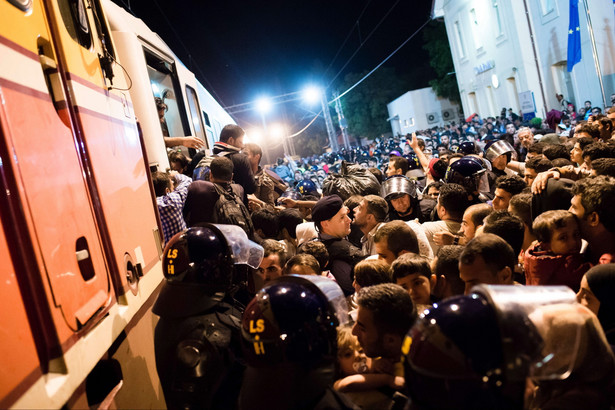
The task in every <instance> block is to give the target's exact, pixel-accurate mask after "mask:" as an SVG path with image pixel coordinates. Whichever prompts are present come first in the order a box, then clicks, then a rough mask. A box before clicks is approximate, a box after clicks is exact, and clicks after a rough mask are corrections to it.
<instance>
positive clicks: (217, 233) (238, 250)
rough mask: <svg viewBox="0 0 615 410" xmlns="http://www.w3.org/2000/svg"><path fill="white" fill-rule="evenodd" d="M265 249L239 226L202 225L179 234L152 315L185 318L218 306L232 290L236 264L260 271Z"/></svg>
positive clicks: (169, 248)
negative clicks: (164, 281)
mask: <svg viewBox="0 0 615 410" xmlns="http://www.w3.org/2000/svg"><path fill="white" fill-rule="evenodd" d="M262 258H263V248H262V247H261V246H259V245H257V244H256V243H254V242H252V241H250V240H249V239H248V237H247V235H246V233H245V231H243V229H241V228H240V227H238V226H235V225H214V224H202V225H200V226H195V227H191V228H188V229H186V230H184V231H182V232H179V233H178V234H176V235H175V236H174V237H173V238H171V240H169V242H168V243H167V246H166V247H165V249H164V253H163V256H162V270H163V274H164V276H165V279H166V283H165V284H164V286H163V288H162V290H161V292H160V295H159V296H158V299H157V300H156V303H155V304H154V307H153V308H152V311H153V312H154V313H156V314H157V315H160V316H163V315H164V316H168V317H182V316H190V315H192V314H195V313H198V312H201V311H204V310H207V309H209V308H210V307H212V306H214V305H215V304H217V303H218V302H219V301H220V300H222V298H224V295H225V293H226V292H227V291H228V290H229V288H230V286H231V284H232V281H233V269H234V265H235V264H247V265H249V266H251V267H253V268H258V266H259V264H260V261H261V260H262Z"/></svg>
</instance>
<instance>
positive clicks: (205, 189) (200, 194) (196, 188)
mask: <svg viewBox="0 0 615 410" xmlns="http://www.w3.org/2000/svg"><path fill="white" fill-rule="evenodd" d="M222 186H223V187H224V189H226V190H227V191H229V190H231V189H232V190H233V192H234V193H235V195H237V196H239V197H240V198H242V197H243V188H242V187H241V186H239V185H237V184H228V183H227V184H226V185H222ZM218 198H219V195H218V193H217V192H216V189H215V188H214V183H213V182H209V181H193V182H192V183H191V184H190V186H189V187H188V195H187V196H186V202H185V203H184V211H183V214H184V220H185V221H186V225H187V226H194V225H196V224H198V223H201V222H214V220H213V218H214V207H215V205H216V201H218Z"/></svg>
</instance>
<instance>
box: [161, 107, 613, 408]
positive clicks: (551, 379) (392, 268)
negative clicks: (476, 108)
mask: <svg viewBox="0 0 615 410" xmlns="http://www.w3.org/2000/svg"><path fill="white" fill-rule="evenodd" d="M562 104H563V107H564V108H565V110H564V111H555V112H554V111H552V112H550V113H549V114H548V115H547V118H546V120H545V121H543V120H542V119H539V118H534V119H533V120H530V121H528V122H523V121H522V119H521V118H520V117H519V116H517V115H515V114H514V113H513V112H512V110H506V109H503V110H502V113H501V115H500V116H499V117H497V118H496V117H489V118H485V119H481V118H479V116H478V115H473V116H472V117H470V118H468V119H467V120H466V121H463V122H462V123H461V124H455V123H451V124H449V125H446V126H445V127H440V128H434V129H430V130H425V131H419V132H417V133H414V134H412V135H406V136H394V137H390V138H384V137H381V138H376V139H375V140H374V141H373V142H371V143H370V144H369V145H365V146H361V147H355V148H353V149H351V150H341V151H340V152H337V153H325V154H323V155H321V156H313V157H310V158H302V159H299V160H293V159H292V158H281V159H278V161H277V163H276V164H272V165H270V166H265V167H262V166H261V158H262V150H261V147H260V146H258V145H256V144H252V143H250V144H245V145H244V141H243V138H244V134H245V133H244V131H243V130H242V129H241V128H240V127H239V126H236V125H227V126H225V127H224V129H223V130H222V132H221V134H220V140H219V142H216V144H215V146H214V149H213V155H212V156H208V155H207V154H206V153H205V152H204V151H201V152H199V153H197V154H196V155H195V156H193V158H192V159H188V158H186V157H185V156H184V155H182V154H181V153H180V152H177V151H173V150H171V152H170V154H169V162H170V164H171V168H172V171H170V172H156V173H154V174H153V176H152V178H153V183H154V188H155V192H156V196H157V203H158V208H159V213H160V217H161V222H162V228H163V238H164V242H165V244H166V250H165V254H164V257H165V258H166V259H165V261H164V265H165V269H166V271H165V275H166V276H167V279H168V283H167V285H168V286H167V287H170V285H172V284H173V283H174V281H175V282H177V281H179V282H181V281H187V280H188V279H184V277H183V276H182V277H179V276H178V273H181V275H186V277H190V278H191V279H190V280H191V281H193V282H194V283H200V284H205V285H207V286H209V284H210V283H211V281H212V280H214V279H215V280H214V282H215V283H216V284H219V282H220V281H222V282H224V280H223V279H221V278H220V277H221V276H224V272H223V269H222V270H221V268H219V265H218V264H222V262H221V261H222V260H224V261H226V262H224V263H227V265H220V266H225V267H226V269H227V270H229V269H234V270H237V267H236V266H237V265H235V267H232V263H231V264H230V265H229V264H228V263H229V262H228V261H227V259H228V258H227V256H223V254H224V253H225V252H226V248H225V247H224V246H222V245H220V243H223V242H228V244H227V247H230V248H232V252H231V253H235V252H237V250H236V247H237V246H238V245H237V242H233V241H232V240H228V238H227V239H225V240H220V239H216V242H215V243H216V246H214V247H213V248H211V249H209V246H205V245H199V246H203V249H204V248H207V250H206V251H204V250H201V248H198V249H197V248H195V245H194V244H192V245H191V243H190V241H193V242H194V243H200V244H202V243H204V242H202V241H203V236H204V235H205V236H207V235H209V236H210V237H212V238H214V237H216V238H218V237H222V236H224V235H226V231H219V228H215V227H214V226H222V225H209V224H223V225H224V224H230V225H236V226H238V227H239V228H240V230H241V231H242V235H245V237H246V238H248V239H249V240H250V241H252V242H253V243H256V244H258V245H260V247H261V248H262V255H260V257H259V258H258V261H257V263H254V261H252V265H250V263H247V264H248V265H250V266H252V267H251V268H246V269H247V270H246V271H245V272H243V271H242V272H243V275H244V276H241V278H242V280H243V282H242V283H245V284H247V285H246V288H245V289H243V290H241V291H237V289H236V288H235V287H233V286H232V285H231V276H233V277H234V279H233V283H235V280H236V279H237V278H236V277H235V276H236V273H235V274H233V275H231V274H230V273H227V276H228V278H227V282H228V283H226V284H225V285H224V286H221V287H220V286H217V287H216V286H214V287H212V288H211V289H209V290H206V291H205V294H206V296H207V300H213V301H214V302H211V303H204V304H201V305H199V304H197V303H195V306H196V305H198V306H199V307H196V308H195V307H194V306H191V307H186V308H185V311H186V313H181V314H180V313H178V312H179V308H176V307H175V305H173V306H171V305H172V304H175V303H179V304H180V305H182V306H184V305H186V304H188V305H190V304H191V301H190V300H186V298H187V296H186V294H185V293H181V292H184V291H185V289H184V290H181V292H179V291H178V292H179V293H178V294H176V295H174V296H173V297H171V296H169V294H171V293H172V292H171V290H167V291H166V296H164V295H165V292H164V289H163V293H162V294H161V297H160V298H159V301H158V302H157V303H158V306H159V307H158V308H157V310H156V309H155V312H161V313H159V314H160V316H161V323H162V322H165V321H164V320H163V319H165V318H170V319H172V320H175V321H177V320H184V321H185V323H189V326H188V327H189V328H190V329H192V330H185V329H184V330H181V331H180V330H178V329H179V328H174V329H175V331H176V332H177V333H178V334H181V336H178V337H179V339H177V340H175V339H173V340H175V341H174V342H168V343H166V349H167V350H165V351H168V349H169V346H171V348H172V349H175V346H176V345H177V344H182V343H185V341H186V335H187V334H192V333H190V332H193V330H194V329H193V328H194V327H195V326H196V325H195V323H198V324H199V326H205V325H203V324H202V323H205V322H202V321H200V322H199V321H198V320H197V321H195V319H194V317H195V316H199V315H200V316H202V317H207V318H210V317H211V315H212V312H213V311H212V309H217V310H216V315H218V316H217V317H218V318H219V317H220V315H221V314H227V313H228V312H233V309H236V310H235V311H234V312H235V313H234V314H235V320H234V323H235V325H233V324H232V323H230V322H233V321H229V323H230V324H229V323H226V322H224V321H221V322H220V323H222V324H220V323H218V322H216V321H214V322H215V323H217V325H216V326H218V327H220V326H222V327H224V326H227V327H230V328H233V326H235V330H236V331H237V335H236V336H235V337H236V338H238V339H239V340H241V341H242V343H243V350H242V351H241V352H243V353H239V351H237V352H235V351H234V350H233V347H232V345H233V343H230V342H228V340H231V339H232V336H231V335H232V333H233V332H230V333H229V336H228V337H229V338H231V339H225V340H226V342H225V343H222V344H218V345H216V344H215V343H213V342H212V343H213V345H215V346H216V347H218V348H223V349H224V351H229V352H230V351H233V353H232V354H229V355H230V356H233V358H234V359H233V358H230V357H227V356H229V355H222V356H220V359H219V360H220V363H227V362H229V363H230V362H233V360H235V359H236V357H235V355H237V356H241V357H243V359H241V360H239V361H240V362H241V363H243V364H244V365H245V366H246V369H245V373H244V374H243V376H241V377H239V381H237V380H235V383H227V382H228V380H227V379H226V377H227V376H228V375H227V374H226V373H224V374H223V375H220V376H219V377H220V378H222V379H216V378H215V377H214V378H211V376H210V375H208V378H204V376H202V374H201V376H199V374H200V373H199V371H197V370H196V369H197V367H198V366H197V365H193V366H192V367H191V370H190V372H188V373H189V377H188V376H185V375H184V376H185V377H188V378H189V379H190V378H192V379H190V380H192V383H193V384H192V385H191V386H192V387H190V388H185V389H184V390H182V389H183V388H184V387H185V386H183V387H182V389H180V390H177V386H176V384H177V379H176V378H177V377H180V376H178V375H177V374H178V373H177V370H173V371H174V372H175V373H173V374H174V376H173V377H176V378H175V379H174V378H171V379H169V378H168V377H169V376H168V374H167V373H168V372H169V371H170V370H169V369H170V367H169V366H170V365H168V364H167V365H166V366H167V367H166V369H167V370H163V371H164V373H165V374H167V377H166V380H163V389H164V393H165V397H166V398H167V404H168V405H169V407H170V408H175V407H178V408H179V407H182V408H190V405H187V404H186V400H187V399H186V398H185V397H184V398H183V399H178V397H179V396H181V395H179V396H178V394H177V392H178V391H181V392H184V393H185V395H186V397H188V396H190V394H193V393H194V391H196V390H198V389H196V388H195V386H197V387H198V386H200V387H199V388H200V389H202V391H206V393H207V394H206V395H205V396H207V397H206V398H203V395H202V394H201V396H199V397H198V400H208V401H207V403H208V405H206V406H203V405H202V404H203V402H202V401H201V402H200V403H201V407H210V406H212V407H216V406H217V405H221V404H220V403H224V405H225V406H227V405H229V401H228V400H229V397H230V398H231V399H232V400H234V401H233V406H239V407H241V408H265V407H266V408H355V406H359V407H361V408H403V406H405V405H406V403H407V402H408V401H410V402H411V403H413V405H414V406H415V407H416V408H524V407H525V408H570V409H573V408H580V407H582V406H586V407H590V408H605V409H608V408H611V406H613V405H615V357H614V356H613V348H612V346H613V345H615V306H614V302H612V301H613V300H615V299H614V295H615V293H613V292H614V291H615V264H613V258H614V256H615V213H612V212H611V206H613V205H615V126H614V125H615V123H614V121H615V109H611V110H609V111H608V113H607V115H603V114H602V113H601V112H599V111H600V110H599V109H595V108H592V106H591V103H590V102H586V105H587V106H588V107H587V108H584V109H582V110H579V112H578V113H577V112H575V110H574V107H572V106H571V105H569V104H567V103H565V104H564V103H562ZM203 227H208V228H203ZM204 229H205V231H204ZM197 233H198V234H197ZM252 242H251V243H252ZM212 249H213V250H212ZM218 249H222V250H218ZM259 249H260V248H259ZM251 252H256V251H254V250H253V249H252V250H251ZM257 253H258V252H257ZM184 254H185V256H184V257H185V258H187V260H186V261H183V262H182V261H181V260H180V259H181V258H182V256H181V255H184ZM197 254H198V255H200V256H198V258H197V259H198V260H196V259H195V255H197ZM177 255H180V256H179V257H178V256H177ZM176 258H180V259H176ZM233 258H235V259H233ZM231 259H233V260H235V262H234V263H239V262H237V260H236V257H231ZM244 259H245V258H244ZM214 260H215V263H214V262H213V261H214ZM206 262H207V263H206ZM212 272H215V273H212ZM191 275H196V276H191ZM178 278H179V279H178ZM195 278H196V279H195ZM212 278H214V279H212ZM485 285H491V286H485ZM493 285H496V286H493ZM497 285H501V286H500V287H498V286H497ZM545 286H550V287H545ZM231 288H232V289H234V291H233V292H238V293H233V292H231V290H230V289H231ZM178 289H179V288H178ZM176 291H177V289H176ZM214 291H216V292H220V291H221V292H222V296H220V299H216V297H215V295H214V293H215V292H214ZM229 294H233V302H232V303H231V302H228V303H229V306H230V305H232V306H234V307H229V306H227V305H224V306H225V307H224V309H223V310H220V309H221V308H220V306H222V305H220V303H222V301H224V297H225V295H226V296H228V295H229ZM178 295H179V296H178ZM199 295H200V296H199V298H202V295H201V294H199ZM239 295H242V296H241V297H240V296H239ZM253 295H256V296H255V297H254V299H252V296H253ZM575 295H576V296H575ZM242 297H243V299H242ZM165 298H167V299H168V300H167V299H165ZM179 300H181V302H180V301H179ZM198 300H199V301H201V300H202V299H198ZM169 301H171V302H169ZM199 303H201V302H199ZM246 305H247V306H246ZM160 306H162V307H160ZM169 306H170V307H169ZM213 306H217V307H216V308H213ZM244 306H245V308H244ZM237 311H241V312H243V315H241V314H238V313H237ZM169 312H171V313H169ZM221 312H227V313H221ZM228 315H230V316H232V315H231V313H228ZM207 320H211V319H207ZM216 320H217V319H216ZM239 321H241V325H239V324H238V323H239ZM214 322H211V323H210V322H206V323H210V324H209V325H207V326H211V327H212V329H213V328H215V326H214V324H212V323H214ZM165 323H166V324H165V325H164V326H166V327H165V329H166V330H165V331H161V337H163V338H166V339H169V338H175V337H176V336H175V335H174V333H173V332H170V331H169V329H170V328H169V325H168V322H165ZM190 326H192V328H191V327H190ZM207 326H205V328H206V327H207ZM197 327H198V326H197ZM198 328H199V329H200V327H198ZM216 329H217V328H216ZM157 332H158V330H157ZM200 332H201V333H199V335H200V336H199V337H201V338H204V339H206V340H210V341H211V339H212V337H211V332H210V333H207V331H206V330H200ZM203 332H205V333H203ZM212 332H213V331H212ZM193 333H194V332H193ZM197 333H198V332H197ZM214 333H215V332H214ZM191 337H192V339H194V336H191ZM197 339H198V337H197ZM220 346H222V347H220ZM178 352H179V350H178ZM168 354H173V353H168ZM177 354H178V355H179V353H177ZM186 354H187V353H186ZM158 356H159V355H158V353H157V360H158ZM162 356H164V354H162V353H161V356H160V357H162ZM182 360H183V361H182V363H184V364H185V363H186V361H189V360H196V359H194V358H192V356H190V357H187V356H186V357H183V356H182ZM160 361H161V362H162V361H163V359H162V358H161V359H160ZM191 363H192V362H191ZM227 364H228V363H227ZM195 366H197V367H195ZM171 367H173V366H171ZM323 369H325V370H323ZM326 369H328V370H326ZM158 370H159V374H161V367H160V365H159V369H158ZM235 370H236V369H235ZM203 371H205V370H203ZM188 373H186V374H188ZM205 373H207V372H205ZM229 374H232V375H235V376H237V373H233V372H231V373H229ZM184 376H181V377H184ZM181 377H180V378H181ZM185 377H184V378H185ZM199 378H200V379H199ZM162 379H163V377H162V376H161V380H162ZM197 379H199V380H201V382H200V383H201V384H198V383H196V382H194V380H197ZM182 380H183V379H182ZM221 380H222V381H221ZM194 383H196V384H194ZM202 383H205V384H207V387H206V388H205V387H203V386H204V385H203V384H202ZM214 386H215V387H214ZM220 386H222V387H220ZM195 389H196V390H195ZM186 392H192V393H186ZM182 394H183V393H182ZM216 395H217V396H216ZM221 396H224V397H225V398H226V399H225V400H222V399H220V397H221ZM190 397H192V396H190ZM216 397H217V398H216ZM237 397H238V398H239V400H238V401H235V400H236V399H237ZM174 400H175V401H174ZM178 400H179V401H178ZM182 400H183V401H182ZM212 400H213V401H212ZM216 400H217V401H216ZM220 400H222V401H220ZM215 403H217V405H216V404H215ZM323 403H324V404H323ZM192 405H194V403H192ZM186 406H188V407H186ZM262 406H265V407H262ZM322 406H325V407H322ZM196 407H199V405H196Z"/></svg>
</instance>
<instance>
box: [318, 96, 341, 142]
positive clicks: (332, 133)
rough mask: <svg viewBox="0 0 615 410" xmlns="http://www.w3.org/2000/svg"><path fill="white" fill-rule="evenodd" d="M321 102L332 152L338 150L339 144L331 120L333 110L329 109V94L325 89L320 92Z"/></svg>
mask: <svg viewBox="0 0 615 410" xmlns="http://www.w3.org/2000/svg"><path fill="white" fill-rule="evenodd" d="M320 104H321V106H322V114H323V115H324V116H325V125H326V126H327V134H328V135H329V145H330V146H331V151H332V152H338V151H339V146H338V145H337V136H336V135H335V130H334V129H333V121H331V112H330V111H329V104H328V103H327V96H326V94H325V92H324V91H323V92H322V93H321V94H320Z"/></svg>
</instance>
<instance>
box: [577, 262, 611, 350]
mask: <svg viewBox="0 0 615 410" xmlns="http://www.w3.org/2000/svg"><path fill="white" fill-rule="evenodd" d="M614 295H615V263H608V264H604V265H597V266H594V267H593V268H591V269H590V270H588V271H587V273H585V276H583V279H582V280H581V289H580V290H579V293H577V300H578V301H579V303H581V304H582V305H584V306H586V307H587V308H588V309H589V310H591V311H592V312H594V313H595V314H596V316H598V320H600V324H601V325H602V328H603V329H604V333H605V335H606V338H607V340H608V341H609V344H610V345H611V346H614V345H615V297H614Z"/></svg>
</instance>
